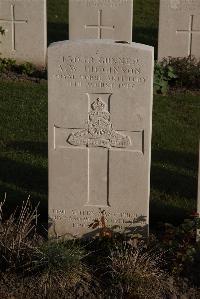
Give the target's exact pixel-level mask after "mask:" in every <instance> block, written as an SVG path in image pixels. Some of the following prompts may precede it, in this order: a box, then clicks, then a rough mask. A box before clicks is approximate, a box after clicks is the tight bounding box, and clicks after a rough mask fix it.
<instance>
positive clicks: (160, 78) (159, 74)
mask: <svg viewBox="0 0 200 299" xmlns="http://www.w3.org/2000/svg"><path fill="white" fill-rule="evenodd" d="M176 77H177V76H176V74H175V72H174V69H173V67H172V66H168V65H167V66H164V65H163V64H162V63H159V62H156V64H155V68H154V92H155V93H159V94H163V95H165V94H166V93H167V91H168V89H169V82H170V81H171V80H172V79H175V78H176Z"/></svg>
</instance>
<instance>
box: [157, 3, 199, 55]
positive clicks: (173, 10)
mask: <svg viewBox="0 0 200 299" xmlns="http://www.w3.org/2000/svg"><path fill="white" fill-rule="evenodd" d="M190 55H194V56H195V57H197V58H200V1H199V0H167V1H166V0H160V20H159V43H158V59H159V60H161V59H162V58H164V57H168V56H172V57H187V56H190Z"/></svg>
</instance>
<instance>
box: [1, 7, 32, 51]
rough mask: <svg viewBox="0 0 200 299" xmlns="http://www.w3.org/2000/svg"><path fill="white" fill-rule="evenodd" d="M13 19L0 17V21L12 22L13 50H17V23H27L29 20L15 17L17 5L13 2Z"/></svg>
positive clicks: (11, 9) (11, 8)
mask: <svg viewBox="0 0 200 299" xmlns="http://www.w3.org/2000/svg"><path fill="white" fill-rule="evenodd" d="M10 11H11V19H10V20H8V19H0V23H10V24H11V32H12V51H15V50H16V28H15V25H16V24H27V23H28V20H17V19H16V18H15V5H13V4H11V6H10Z"/></svg>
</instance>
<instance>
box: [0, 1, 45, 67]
mask: <svg viewBox="0 0 200 299" xmlns="http://www.w3.org/2000/svg"><path fill="white" fill-rule="evenodd" d="M0 26H2V27H3V29H4V30H5V35H4V36H0V41H1V43H0V53H1V56H2V57H6V58H12V59H14V60H16V61H17V62H19V63H23V62H27V61H28V62H31V63H33V64H35V65H37V66H40V67H43V66H45V65H46V52H47V29H46V27H47V25H46V0H0Z"/></svg>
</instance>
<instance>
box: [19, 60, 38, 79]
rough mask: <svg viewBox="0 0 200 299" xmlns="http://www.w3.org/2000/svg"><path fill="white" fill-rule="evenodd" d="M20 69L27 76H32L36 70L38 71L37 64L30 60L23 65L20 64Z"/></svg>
mask: <svg viewBox="0 0 200 299" xmlns="http://www.w3.org/2000/svg"><path fill="white" fill-rule="evenodd" d="M18 68H19V71H20V73H21V74H23V75H26V76H32V75H33V74H34V72H35V71H36V68H35V66H34V65H33V64H32V63H30V62H25V63H23V64H21V65H19V67H18Z"/></svg>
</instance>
